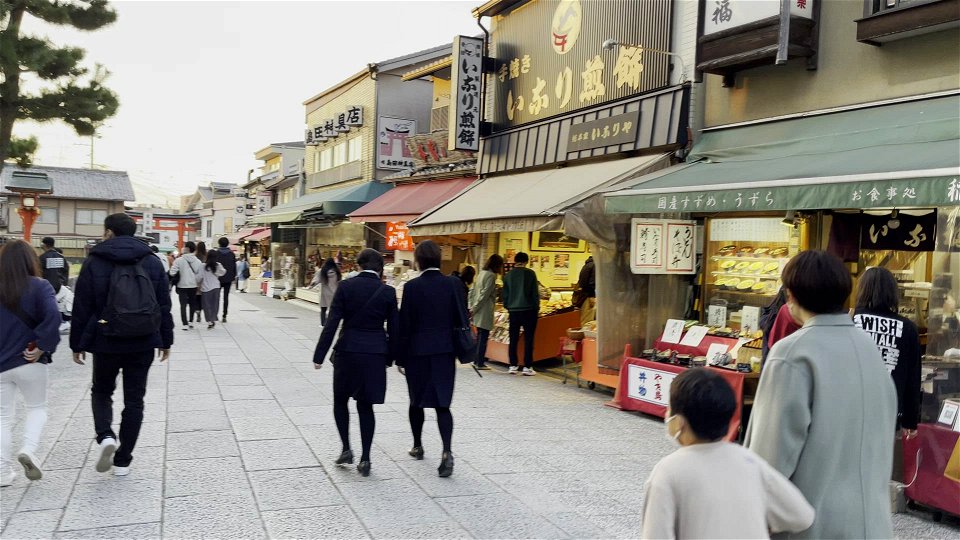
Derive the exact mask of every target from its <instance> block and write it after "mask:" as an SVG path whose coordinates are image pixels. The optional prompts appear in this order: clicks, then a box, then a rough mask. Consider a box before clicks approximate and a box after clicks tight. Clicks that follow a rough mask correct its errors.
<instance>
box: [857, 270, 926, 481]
mask: <svg viewBox="0 0 960 540" xmlns="http://www.w3.org/2000/svg"><path fill="white" fill-rule="evenodd" d="M899 300H900V292H899V290H898V288H897V278H895V277H894V276H893V274H892V273H890V271H889V270H887V269H886V268H881V267H875V268H869V269H867V271H866V272H864V273H863V275H862V276H860V283H859V285H858V287H857V305H856V309H854V312H853V324H855V325H856V326H857V328H860V329H861V330H863V331H865V332H866V333H867V334H868V335H869V336H870V337H871V338H873V341H874V343H875V344H876V345H877V348H878V349H879V350H880V355H881V356H882V357H883V364H884V367H886V368H887V372H888V373H890V376H891V377H893V384H894V385H895V386H896V389H897V423H896V434H897V436H896V440H895V441H894V455H893V477H892V479H893V480H895V481H897V482H903V439H904V437H907V438H910V439H912V438H914V437H916V436H917V423H918V422H919V421H920V399H921V397H922V391H921V389H920V378H921V377H920V371H921V367H922V363H921V361H920V334H919V332H918V331H917V325H915V324H913V322H912V321H910V320H909V319H907V318H905V317H902V316H900V315H899V314H898V313H897V310H898V308H899V306H898V304H899ZM904 432H905V433H904Z"/></svg>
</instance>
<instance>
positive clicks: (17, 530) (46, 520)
mask: <svg viewBox="0 0 960 540" xmlns="http://www.w3.org/2000/svg"><path fill="white" fill-rule="evenodd" d="M62 514H63V508H57V509H54V510H39V511H35V512H23V511H21V512H17V513H16V514H14V515H13V516H12V517H11V518H10V520H9V521H8V522H7V524H6V526H5V527H4V528H3V531H2V532H0V534H2V535H3V537H4V538H18V539H23V540H26V539H33V538H36V539H45V538H50V537H52V536H53V533H54V531H56V530H57V524H58V523H60V516H61V515H62Z"/></svg>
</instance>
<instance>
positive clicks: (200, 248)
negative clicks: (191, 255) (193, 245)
mask: <svg viewBox="0 0 960 540" xmlns="http://www.w3.org/2000/svg"><path fill="white" fill-rule="evenodd" d="M195 254H196V256H197V258H198V259H200V260H201V261H206V260H207V244H206V243H205V242H197V251H196V252H195Z"/></svg>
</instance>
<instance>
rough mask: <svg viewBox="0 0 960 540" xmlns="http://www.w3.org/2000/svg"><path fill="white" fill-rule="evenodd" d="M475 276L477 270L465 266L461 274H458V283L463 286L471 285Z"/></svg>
mask: <svg viewBox="0 0 960 540" xmlns="http://www.w3.org/2000/svg"><path fill="white" fill-rule="evenodd" d="M476 275H477V269H476V268H474V267H472V266H467V267H465V268H464V269H463V272H460V281H462V282H463V284H464V285H473V278H474V277H476Z"/></svg>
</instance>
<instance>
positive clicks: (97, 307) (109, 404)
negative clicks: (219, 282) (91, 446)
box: [70, 214, 173, 476]
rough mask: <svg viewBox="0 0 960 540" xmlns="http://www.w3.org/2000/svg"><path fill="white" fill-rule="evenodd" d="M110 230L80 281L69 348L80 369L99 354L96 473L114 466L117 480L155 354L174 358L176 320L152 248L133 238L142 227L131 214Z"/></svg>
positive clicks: (126, 463) (125, 465)
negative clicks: (116, 400)
mask: <svg viewBox="0 0 960 540" xmlns="http://www.w3.org/2000/svg"><path fill="white" fill-rule="evenodd" d="M104 229H105V230H104V234H103V240H104V241H103V242H102V243H100V244H98V245H96V246H94V248H93V249H92V250H90V256H89V257H88V258H87V260H86V262H85V263H84V265H83V268H82V269H81V270H80V276H79V277H78V278H77V285H76V288H77V290H76V294H75V296H74V300H73V320H72V321H71V329H70V348H71V349H73V361H74V362H76V363H77V364H80V365H84V360H85V359H86V354H87V353H88V352H90V353H93V387H92V389H91V391H90V401H91V405H92V407H93V423H94V427H95V429H96V432H97V442H98V443H99V445H100V447H99V450H98V451H99V453H100V457H99V459H98V460H97V472H107V471H109V470H110V465H111V463H112V465H113V472H114V474H115V475H116V476H126V475H127V474H129V473H130V463H131V462H132V461H133V450H134V448H135V447H136V445H137V438H138V437H139V436H140V426H141V424H142V423H143V397H144V395H145V394H146V391H147V375H148V373H149V372H150V365H151V364H152V363H153V355H154V350H155V349H158V351H157V357H158V358H159V359H160V362H165V361H166V360H167V359H168V358H169V357H170V347H171V346H172V345H173V317H171V315H170V292H169V291H168V290H167V276H166V274H164V272H163V265H162V264H160V261H158V260H157V258H156V257H154V256H153V252H152V251H150V248H149V247H148V246H147V245H146V244H144V243H143V242H141V241H140V240H137V239H136V238H134V237H133V235H134V234H135V233H136V232H137V224H136V223H135V222H134V221H133V219H131V218H130V216H128V215H126V214H111V215H109V216H107V219H106V220H104ZM131 301H132V302H135V303H131ZM121 311H122V312H123V316H122V317H121V316H120V312H121ZM120 372H123V414H122V420H121V421H120V441H119V448H118V443H117V435H116V434H115V433H114V431H113V428H112V427H111V426H112V424H113V392H114V390H115V389H116V386H117V375H118V374H119V373H120ZM114 453H116V454H114Z"/></svg>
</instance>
